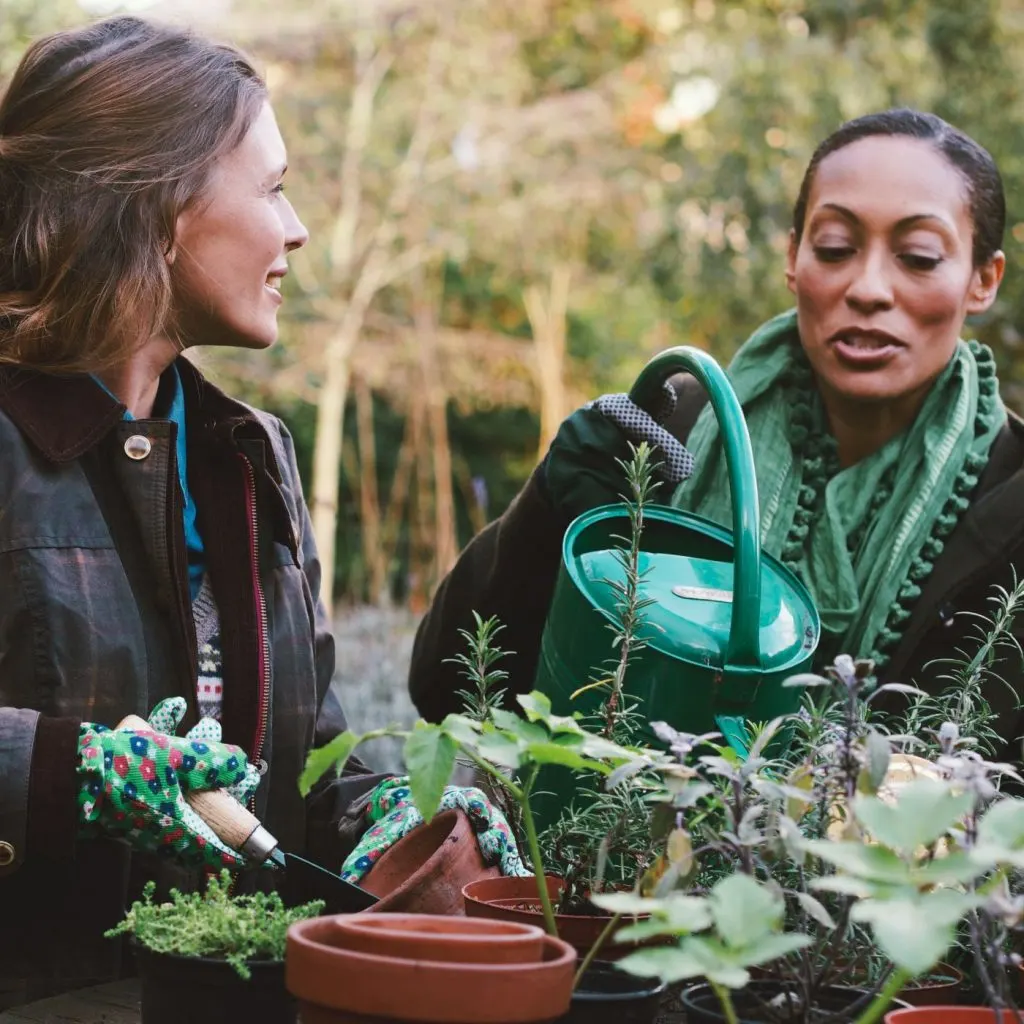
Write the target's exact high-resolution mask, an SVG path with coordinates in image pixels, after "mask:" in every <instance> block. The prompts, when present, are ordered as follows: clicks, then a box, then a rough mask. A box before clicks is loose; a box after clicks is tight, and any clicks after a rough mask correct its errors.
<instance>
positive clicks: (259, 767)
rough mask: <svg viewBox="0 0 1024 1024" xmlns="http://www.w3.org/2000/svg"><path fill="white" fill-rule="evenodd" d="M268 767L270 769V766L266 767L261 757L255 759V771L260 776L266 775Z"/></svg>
mask: <svg viewBox="0 0 1024 1024" xmlns="http://www.w3.org/2000/svg"><path fill="white" fill-rule="evenodd" d="M269 767H270V765H268V764H267V762H266V761H264V760H263V758H262V757H261V758H259V759H257V761H256V771H258V772H259V773H260V775H266V774H267V769H268V768H269Z"/></svg>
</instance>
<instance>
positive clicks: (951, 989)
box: [900, 964, 964, 1006]
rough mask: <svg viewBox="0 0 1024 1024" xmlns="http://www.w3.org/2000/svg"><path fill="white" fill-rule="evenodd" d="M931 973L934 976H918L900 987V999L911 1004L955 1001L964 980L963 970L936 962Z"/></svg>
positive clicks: (937, 1003)
mask: <svg viewBox="0 0 1024 1024" xmlns="http://www.w3.org/2000/svg"><path fill="white" fill-rule="evenodd" d="M931 974H932V975H934V976H935V977H930V978H929V977H926V978H919V979H917V980H915V981H913V982H911V984H909V985H907V987H906V988H904V989H902V990H901V991H900V999H902V1000H903V1001H904V1002H905V1003H910V1005H911V1006H949V1005H950V1004H952V1003H955V1002H956V1001H957V999H956V997H957V993H958V991H959V989H960V986H961V985H962V984H963V981H964V976H963V972H962V971H958V970H957V969H956V968H955V967H954V966H953V965H952V964H936V965H935V967H934V968H932V971H931ZM939 978H941V979H942V980H939Z"/></svg>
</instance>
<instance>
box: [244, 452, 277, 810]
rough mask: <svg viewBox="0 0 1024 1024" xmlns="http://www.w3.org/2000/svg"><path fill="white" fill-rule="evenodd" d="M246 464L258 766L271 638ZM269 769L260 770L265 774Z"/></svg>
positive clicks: (266, 707)
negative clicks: (255, 645)
mask: <svg viewBox="0 0 1024 1024" xmlns="http://www.w3.org/2000/svg"><path fill="white" fill-rule="evenodd" d="M239 458H240V459H241V460H242V464H243V466H244V467H245V477H246V484H247V487H246V511H247V512H248V513H249V555H250V559H251V561H250V568H251V570H252V582H253V593H254V594H255V598H256V628H257V631H258V638H259V652H260V661H259V717H258V719H257V722H256V735H255V737H254V738H253V743H252V754H251V756H250V759H249V760H250V763H251V764H254V765H256V766H257V768H259V767H260V766H261V764H262V762H263V743H264V740H265V739H266V735H267V716H268V711H269V708H270V639H269V637H268V630H267V601H266V595H265V594H264V592H263V583H262V581H261V580H260V569H259V550H260V549H259V524H258V523H257V520H256V477H255V474H254V473H253V468H252V463H251V462H249V460H248V459H247V458H246V457H245V456H244V455H240V456H239ZM265 770H266V769H263V770H262V771H260V774H261V775H262V774H263V773H264V771H265ZM255 806H256V794H255V793H254V794H253V795H252V797H251V798H250V800H249V809H250V810H254V809H255Z"/></svg>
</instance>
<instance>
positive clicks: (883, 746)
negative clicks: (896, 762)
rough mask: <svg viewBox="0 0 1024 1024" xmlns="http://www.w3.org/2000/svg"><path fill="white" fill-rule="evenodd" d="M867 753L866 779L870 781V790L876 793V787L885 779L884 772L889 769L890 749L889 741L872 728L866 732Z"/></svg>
mask: <svg viewBox="0 0 1024 1024" xmlns="http://www.w3.org/2000/svg"><path fill="white" fill-rule="evenodd" d="M867 748H868V749H867V754H868V779H869V781H870V782H871V792H872V793H877V792H878V787H879V786H881V785H882V782H883V781H884V780H885V774H886V772H888V770H889V758H890V757H891V756H892V751H891V749H890V747H889V741H888V740H887V739H886V738H885V737H884V736H883V735H882V734H881V733H879V732H875V730H874V729H872V730H871V732H869V733H868V738H867Z"/></svg>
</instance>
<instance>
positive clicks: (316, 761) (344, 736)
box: [299, 729, 363, 796]
mask: <svg viewBox="0 0 1024 1024" xmlns="http://www.w3.org/2000/svg"><path fill="white" fill-rule="evenodd" d="M362 739H363V737H362V736H361V735H360V734H359V733H355V732H352V731H351V730H349V729H346V730H345V732H342V733H338V735H337V736H335V737H334V739H333V740H331V742H330V743H328V744H326V746H323V747H319V748H317V749H316V750H311V751H310V752H309V753H308V754H307V755H306V764H305V766H304V767H303V769H302V774H301V775H300V776H299V792H300V793H301V794H302V795H303V796H309V793H310V790H312V788H313V786H315V785H316V783H317V782H318V781H319V780H320V778H321V777H322V776H324V775H326V774H327V772H328V771H330V770H331V769H332V768H333V769H334V774H335V775H340V774H341V772H342V769H343V768H344V767H345V762H346V761H347V760H348V759H349V757H351V756H352V751H353V750H355V749H356V747H358V746H359V744H360V743H361V742H362Z"/></svg>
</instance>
